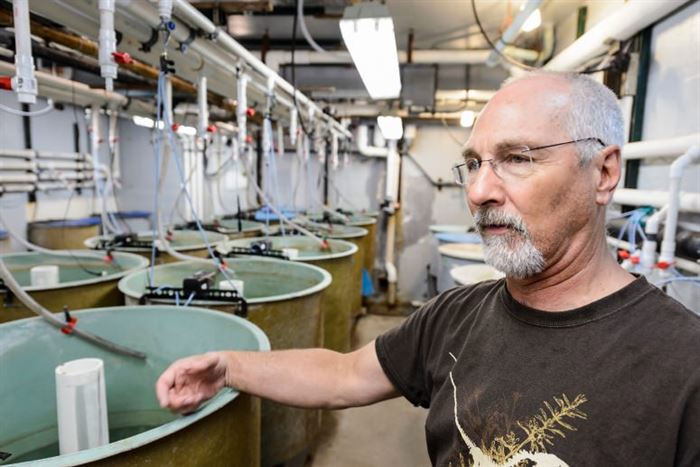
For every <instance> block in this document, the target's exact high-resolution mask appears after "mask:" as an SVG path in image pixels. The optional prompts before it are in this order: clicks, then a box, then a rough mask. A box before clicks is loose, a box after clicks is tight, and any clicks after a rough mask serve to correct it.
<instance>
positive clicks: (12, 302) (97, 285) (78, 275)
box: [0, 250, 148, 323]
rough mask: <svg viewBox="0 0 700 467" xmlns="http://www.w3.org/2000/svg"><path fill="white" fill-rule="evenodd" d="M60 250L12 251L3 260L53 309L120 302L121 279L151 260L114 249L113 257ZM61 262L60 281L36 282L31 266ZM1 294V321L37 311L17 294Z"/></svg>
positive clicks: (59, 269) (27, 290) (47, 306)
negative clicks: (40, 283) (39, 283)
mask: <svg viewBox="0 0 700 467" xmlns="http://www.w3.org/2000/svg"><path fill="white" fill-rule="evenodd" d="M57 253H60V254H48V253H37V252H21V253H9V254H6V255H2V260H3V261H4V262H5V265H6V266H7V267H8V269H9V270H10V272H11V273H12V275H13V276H14V278H15V279H16V280H17V282H19V284H20V285H21V286H22V287H23V288H24V290H25V291H26V292H28V293H29V295H31V296H32V298H34V300H36V301H37V302H39V304H41V305H42V306H43V307H44V308H46V309H48V310H49V311H53V312H59V311H62V310H63V309H64V307H67V308H68V309H69V310H71V311H72V310H77V309H82V308H95V307H103V306H117V305H122V304H123V303H124V297H123V296H122V294H121V293H120V292H119V289H118V288H117V282H118V281H119V280H120V279H121V278H123V277H124V276H126V275H127V274H129V273H131V272H134V271H137V270H139V269H142V268H145V267H146V266H148V260H147V259H145V258H143V257H141V256H139V255H134V254H131V253H121V252H113V253H112V257H111V259H110V258H107V257H106V255H105V254H103V253H98V252H94V251H85V250H83V251H77V250H71V251H64V252H57ZM46 265H53V266H58V283H57V284H55V285H32V282H31V270H32V268H34V267H36V266H46ZM0 290H1V289H0ZM6 293H7V292H3V293H2V294H0V297H1V298H2V303H1V304H0V323H4V322H8V321H13V320H16V319H22V318H29V317H32V316H34V313H33V312H32V311H31V310H29V308H27V307H26V306H24V305H23V304H22V303H21V302H20V301H19V300H17V298H15V297H12V296H10V297H7V295H6Z"/></svg>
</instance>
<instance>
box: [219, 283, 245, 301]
mask: <svg viewBox="0 0 700 467" xmlns="http://www.w3.org/2000/svg"><path fill="white" fill-rule="evenodd" d="M244 288H245V283H244V282H243V281H242V280H238V279H231V280H226V281H219V289H220V290H236V291H238V295H240V296H241V297H242V296H243V290H244Z"/></svg>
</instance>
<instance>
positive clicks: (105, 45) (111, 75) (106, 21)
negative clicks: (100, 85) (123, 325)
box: [98, 0, 117, 92]
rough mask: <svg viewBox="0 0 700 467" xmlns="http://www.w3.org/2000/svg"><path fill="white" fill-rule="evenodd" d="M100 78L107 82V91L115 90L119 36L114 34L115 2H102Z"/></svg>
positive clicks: (109, 0)
mask: <svg viewBox="0 0 700 467" xmlns="http://www.w3.org/2000/svg"><path fill="white" fill-rule="evenodd" d="M99 8H100V35H99V40H100V49H99V52H98V60H99V62H100V76H102V77H103V78H104V80H105V89H106V90H107V91H109V92H112V91H113V90H114V85H113V81H114V80H115V79H116V78H117V62H115V61H114V55H113V54H114V52H116V51H117V35H116V33H115V32H114V0H100V3H99Z"/></svg>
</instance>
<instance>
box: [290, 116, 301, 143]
mask: <svg viewBox="0 0 700 467" xmlns="http://www.w3.org/2000/svg"><path fill="white" fill-rule="evenodd" d="M298 118H299V113H298V112H297V109H296V107H294V108H292V109H290V110H289V143H290V144H291V145H292V146H296V145H297V131H298V128H297V125H298V120H297V119H298Z"/></svg>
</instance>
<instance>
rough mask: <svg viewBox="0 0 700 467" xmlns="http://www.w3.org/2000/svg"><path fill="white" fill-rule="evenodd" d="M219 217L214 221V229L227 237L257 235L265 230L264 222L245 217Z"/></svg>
mask: <svg viewBox="0 0 700 467" xmlns="http://www.w3.org/2000/svg"><path fill="white" fill-rule="evenodd" d="M238 223H239V221H238V219H235V218H233V219H225V218H224V219H219V220H217V221H216V225H217V228H216V231H217V232H219V233H221V234H224V235H226V236H227V237H228V238H229V239H236V238H248V237H257V236H259V235H262V234H263V233H264V232H265V227H266V226H265V224H263V223H262V222H255V221H249V220H246V219H241V220H240V226H239V225H238ZM239 227H240V229H239Z"/></svg>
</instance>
